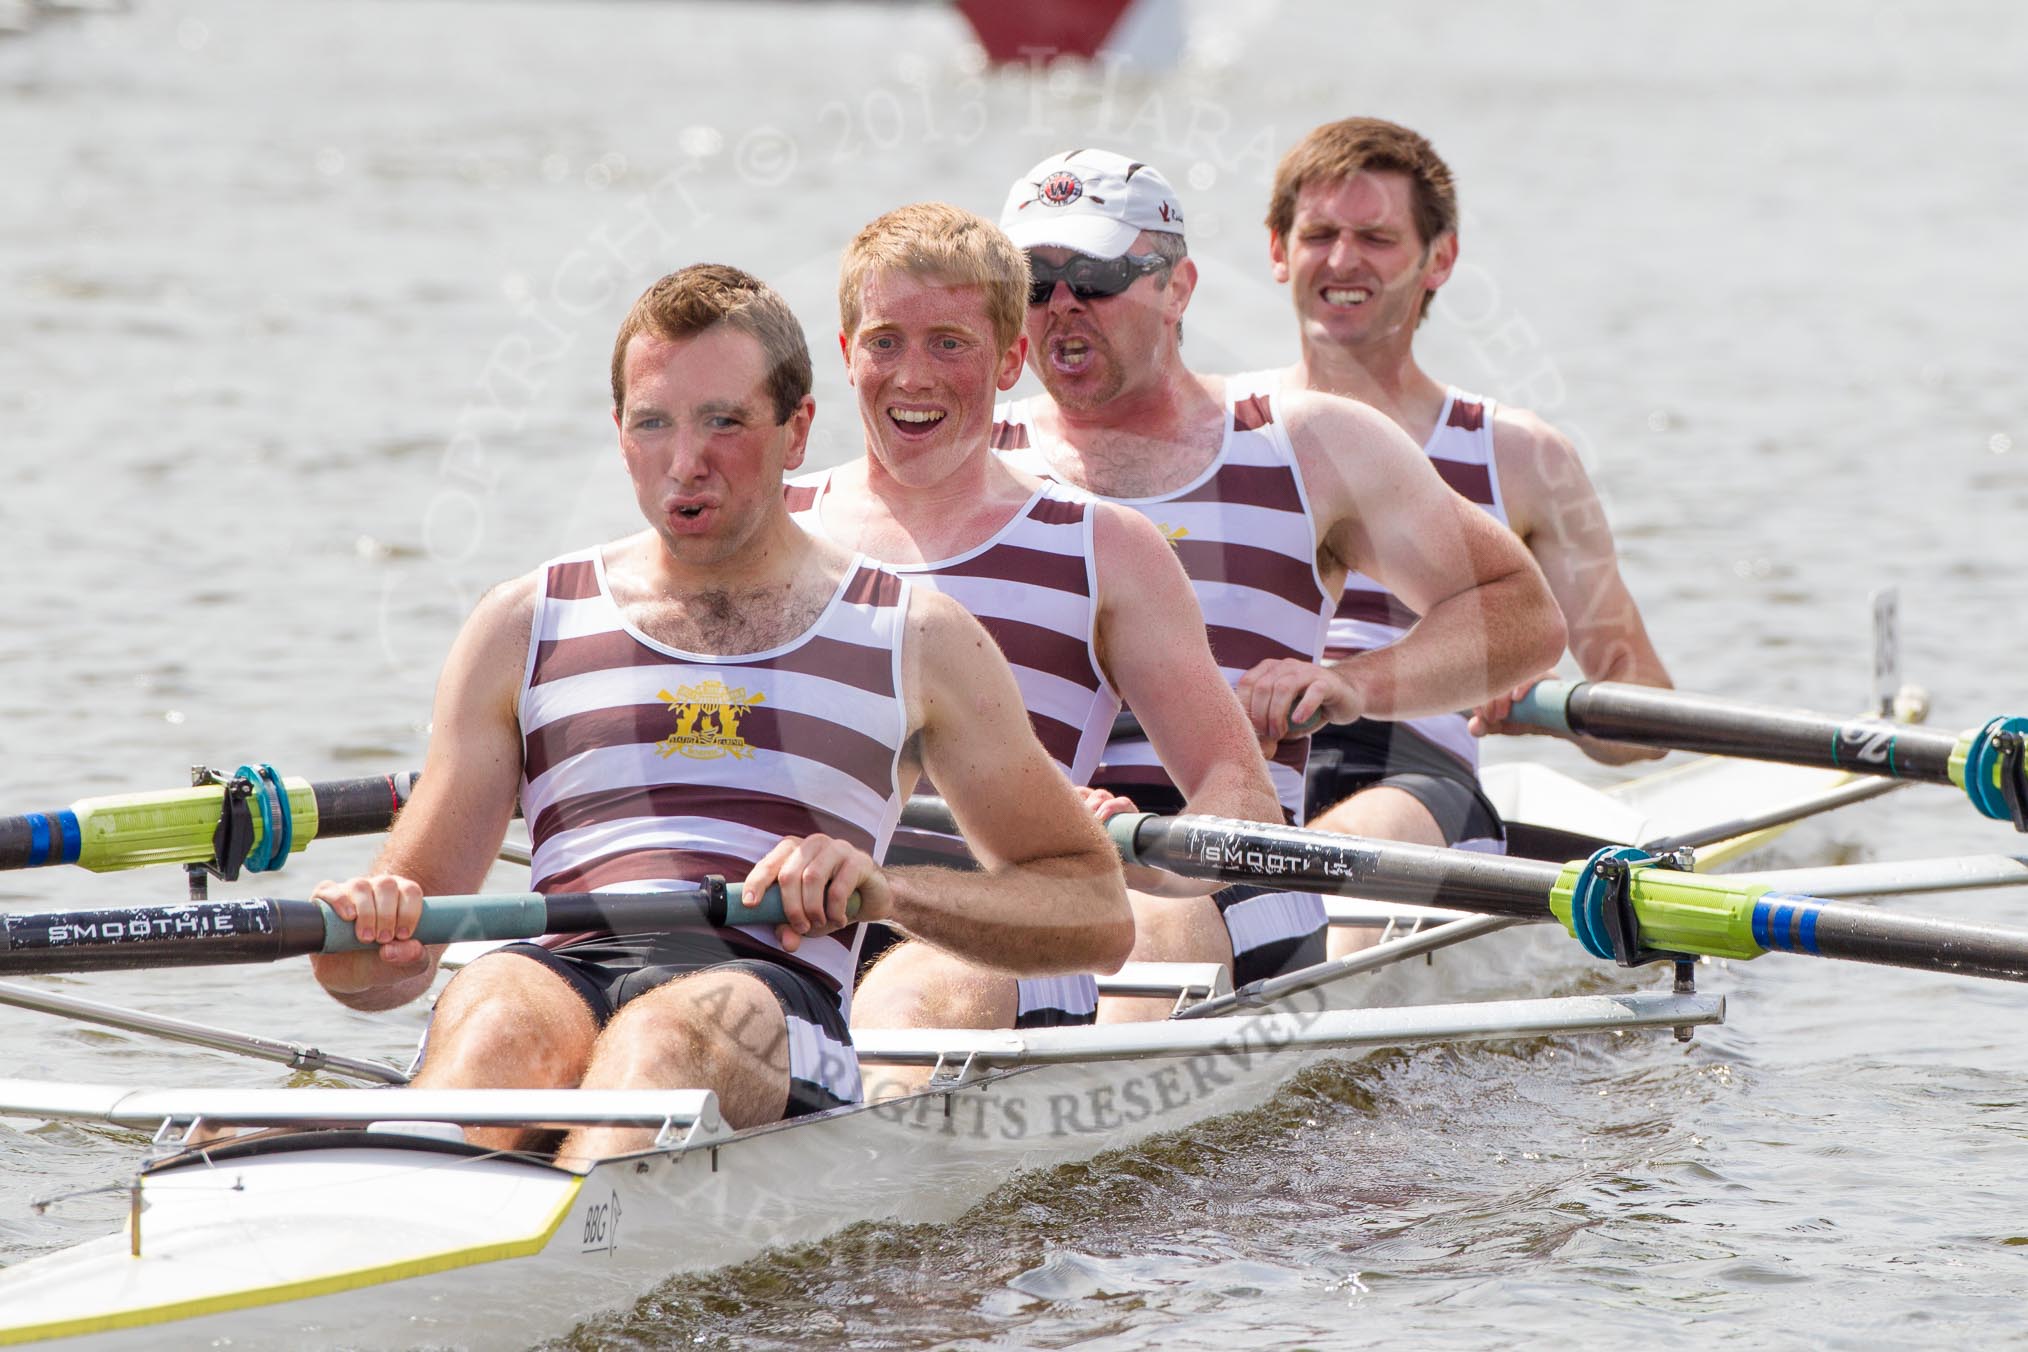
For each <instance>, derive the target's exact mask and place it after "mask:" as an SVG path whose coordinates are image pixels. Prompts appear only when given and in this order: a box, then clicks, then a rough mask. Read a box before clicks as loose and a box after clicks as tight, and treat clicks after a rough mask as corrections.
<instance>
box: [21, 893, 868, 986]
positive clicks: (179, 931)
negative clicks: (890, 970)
mask: <svg viewBox="0 0 2028 1352" xmlns="http://www.w3.org/2000/svg"><path fill="white" fill-rule="evenodd" d="M742 891H743V889H742V887H741V885H740V884H738V883H717V882H708V883H703V884H699V885H697V886H694V887H689V888H682V889H669V890H665V891H659V892H576V893H556V894H553V895H550V896H544V895H542V894H541V893H537V892H526V893H509V894H504V895H492V896H438V897H424V898H423V908H422V917H421V920H420V921H419V922H418V924H417V926H416V930H415V936H414V937H415V938H417V939H419V940H421V941H422V942H423V943H425V944H432V945H434V944H449V943H460V942H467V941H497V940H509V939H534V938H539V937H540V936H542V935H544V934H575V933H583V932H611V933H618V934H633V933H654V932H656V931H661V930H672V929H685V928H697V927H704V926H722V925H779V924H781V923H783V920H784V915H783V910H782V896H781V890H780V889H779V888H775V887H770V888H769V889H768V890H767V892H766V893H764V894H763V895H762V897H761V899H760V901H759V903H758V904H756V905H754V906H751V907H748V906H744V905H742V904H741V903H742V901H743V898H742V895H741V894H742ZM860 902H861V898H860V895H859V893H857V892H854V893H853V894H852V895H851V897H850V898H848V899H847V901H846V914H847V915H848V916H850V917H854V918H856V917H857V916H858V914H859V910H860ZM371 947H373V945H371V944H365V943H361V942H360V941H359V938H358V935H357V933H356V932H355V929H354V926H353V924H352V922H351V921H348V920H341V919H339V918H338V914H337V912H335V911H333V910H332V909H331V908H330V907H329V906H328V905H326V904H325V903H323V902H321V901H303V900H294V899H287V898H278V897H240V898H230V899H222V900H208V901H192V902H179V903H175V904H172V905H165V906H129V907H120V908H111V909H103V910H92V911H61V912H48V913H43V914H9V915H5V916H0V972H4V973H6V974H8V975H17V976H18V975H31V974H35V973H42V972H90V971H110V970H121V969H128V968H137V967H198V966H210V965H213V964H220V963H246V962H274V961H277V960H279V959H282V958H293V957H301V956H303V955H306V954H311V953H351V952H359V951H362V950H365V949H368V948H371Z"/></svg>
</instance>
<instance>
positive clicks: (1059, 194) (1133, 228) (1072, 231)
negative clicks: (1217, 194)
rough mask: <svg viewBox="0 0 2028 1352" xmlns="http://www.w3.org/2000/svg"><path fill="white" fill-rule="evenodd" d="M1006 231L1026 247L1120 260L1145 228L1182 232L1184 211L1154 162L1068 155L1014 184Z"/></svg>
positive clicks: (1102, 154)
mask: <svg viewBox="0 0 2028 1352" xmlns="http://www.w3.org/2000/svg"><path fill="white" fill-rule="evenodd" d="M1000 228H1001V229H1002V230H1005V231H1006V232H1007V237H1008V238H1009V239H1011V240H1013V241H1014V243H1015V244H1016V245H1017V246H1018V247H1020V248H1023V249H1033V248H1037V247H1039V246H1042V245H1049V244H1054V245H1056V246H1057V247H1059V248H1064V249H1075V250H1077V251H1078V252H1079V253H1082V254H1089V255H1091V256H1092V257H1093V258H1118V257H1119V256H1120V255H1121V254H1124V253H1126V252H1127V251H1128V250H1130V249H1132V248H1133V247H1134V239H1135V238H1136V237H1137V236H1138V235H1139V234H1140V233H1141V232H1142V231H1143V230H1158V231H1161V232H1162V233H1164V234H1170V235H1180V234H1182V233H1183V206H1182V204H1181V203H1179V202H1178V201H1177V200H1176V190H1175V189H1174V188H1171V187H1170V186H1169V180H1168V179H1166V178H1163V177H1162V175H1161V173H1160V172H1159V171H1158V170H1156V169H1155V168H1154V167H1153V166H1152V165H1146V164H1142V163H1140V162H1139V161H1137V160H1130V159H1128V158H1127V157H1126V156H1124V155H1115V154H1114V153H1113V152H1112V151H1110V150H1067V151H1064V152H1063V153H1062V154H1060V155H1051V156H1050V157H1049V158H1048V159H1046V160H1044V161H1043V162H1042V163H1040V164H1038V165H1036V166H1035V167H1034V168H1033V169H1030V170H1029V171H1028V172H1027V173H1025V174H1023V175H1022V176H1021V177H1020V178H1018V179H1016V180H1015V181H1014V186H1013V187H1012V188H1011V189H1009V190H1008V193H1007V205H1006V206H1004V207H1002V208H1001V209H1000Z"/></svg>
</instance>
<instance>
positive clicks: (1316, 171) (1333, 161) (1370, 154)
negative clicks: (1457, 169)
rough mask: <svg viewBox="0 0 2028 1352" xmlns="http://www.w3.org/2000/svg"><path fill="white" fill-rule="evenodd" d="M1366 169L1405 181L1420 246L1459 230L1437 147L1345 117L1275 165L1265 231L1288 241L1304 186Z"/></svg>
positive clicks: (1403, 130)
mask: <svg viewBox="0 0 2028 1352" xmlns="http://www.w3.org/2000/svg"><path fill="white" fill-rule="evenodd" d="M1367 170H1375V171H1382V172H1388V171H1391V172H1393V173H1397V174H1406V175H1407V176H1408V182H1409V203H1410V209H1411V211H1412V212H1413V213H1414V216H1415V230H1416V233H1417V234H1418V235H1420V236H1421V237H1422V244H1423V247H1425V248H1427V247H1428V246H1429V245H1430V244H1431V243H1432V242H1433V241H1435V240H1436V239H1437V238H1438V237H1440V236H1442V235H1447V234H1451V233H1454V232H1455V231H1456V230H1457V228H1458V187H1457V183H1456V182H1455V181H1454V180H1453V179H1452V178H1451V167H1450V166H1449V165H1448V164H1445V163H1444V161H1443V157H1442V156H1441V155H1439V154H1437V153H1436V147H1434V146H1432V145H1431V144H1430V143H1429V142H1428V141H1427V140H1426V139H1424V138H1423V137H1422V136H1420V135H1418V134H1417V133H1415V132H1412V131H1410V130H1409V129H1408V128H1407V127H1404V126H1401V125H1400V124H1399V123H1395V122H1387V121H1383V120H1382V119H1380V118H1377V117H1348V118H1345V119H1344V120H1343V121H1339V122H1326V123H1325V124H1324V125H1323V126H1321V127H1318V128H1317V129H1316V130H1314V131H1312V132H1311V133H1310V134H1309V135H1308V136H1305V137H1304V138H1303V139H1302V140H1300V141H1298V142H1296V144H1295V145H1294V146H1293V147H1292V148H1291V149H1290V150H1289V153H1288V154H1286V155H1284V156H1282V162H1281V163H1280V164H1278V165H1276V166H1275V186H1274V193H1273V195H1272V196H1270V197H1269V198H1268V212H1267V228H1268V230H1269V232H1270V233H1272V234H1274V235H1276V236H1277V237H1279V238H1281V239H1287V238H1288V237H1289V231H1290V230H1291V229H1292V228H1293V227H1294V226H1295V223H1296V198H1297V197H1298V196H1299V195H1300V194H1301V193H1302V191H1303V189H1304V187H1305V186H1307V185H1308V184H1311V183H1333V182H1336V181H1338V180H1340V179H1347V178H1351V177H1353V176H1354V175H1356V174H1359V173H1361V172H1363V171H1367ZM1434 299H1436V295H1435V293H1434V292H1432V293H1431V294H1429V295H1427V296H1424V297H1423V298H1422V309H1423V313H1424V314H1428V313H1429V306H1430V302H1431V301H1432V300H1434Z"/></svg>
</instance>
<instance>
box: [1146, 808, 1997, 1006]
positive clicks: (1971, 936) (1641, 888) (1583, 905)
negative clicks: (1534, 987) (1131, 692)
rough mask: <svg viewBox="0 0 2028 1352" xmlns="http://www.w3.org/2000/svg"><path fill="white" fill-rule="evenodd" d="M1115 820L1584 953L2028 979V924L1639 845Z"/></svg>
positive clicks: (1152, 839)
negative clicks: (1556, 939)
mask: <svg viewBox="0 0 2028 1352" xmlns="http://www.w3.org/2000/svg"><path fill="white" fill-rule="evenodd" d="M1106 829H1107V831H1108V833H1110V834H1111V836H1112V838H1113V842H1114V844H1115V845H1117V846H1118V847H1119V850H1120V855H1121V857H1122V858H1124V859H1127V860H1129V861H1131V862H1134V863H1140V864H1147V865H1151V866H1153V867H1155V868H1163V869H1168V870H1170V871H1172V872H1175V873H1181V874H1185V875H1187V876H1189V877H1193V878H1214V879H1223V880H1227V881H1234V882H1251V883H1269V884H1273V885H1275V886H1285V887H1289V888H1302V889H1308V890H1310V891H1316V892H1330V893H1336V894H1339V895H1344V896H1357V897H1365V898H1369V899H1373V900H1378V901H1406V902H1411V903H1420V904H1424V905H1428V904H1431V903H1432V902H1436V903H1437V904H1441V905H1444V906H1447V907H1451V908H1453V909H1456V910H1461V911H1478V912H1482V913H1484V914H1487V915H1507V916H1515V917H1518V918H1522V919H1546V918H1550V917H1552V916H1553V917H1554V918H1555V919H1557V920H1560V921H1561V922H1563V925H1564V927H1565V928H1566V929H1568V930H1569V931H1570V932H1571V933H1572V934H1573V935H1575V936H1576V937H1577V939H1578V941H1579V942H1580V943H1581V944H1583V945H1584V947H1585V950H1586V951H1587V952H1589V953H1591V954H1592V955H1593V956H1595V957H1601V958H1610V959H1615V960H1617V961H1620V962H1621V963H1623V964H1625V965H1628V966H1634V965H1638V964H1639V963H1642V962H1648V961H1653V960H1657V959H1662V958H1672V957H1676V956H1679V955H1685V954H1695V955H1704V956H1710V957H1716V958H1756V957H1759V956H1760V955H1761V954H1762V953H1769V952H1783V953H1802V954H1807V955H1810V956H1813V957H1821V958H1845V959H1849V960H1851V961H1854V962H1872V963H1882V964H1885V965H1887V966H1890V967H1911V968H1916V969H1920V970H1927V971H1940V972H1957V973H1961V974H1964V975H1968V976H1985V977H1994V978H1997V979H1999V980H2003V981H2028V931H2021V930H2008V929H1999V928H1995V927H1992V926H1985V925H1968V924H1963V923H1960V922H1957V921H1949V920H1935V919H1926V918H1923V917H1919V916H1909V915H1901V914H1893V913H1889V912H1884V911H1876V910H1872V909H1869V908H1866V907H1862V906H1848V905H1843V904H1841V903H1838V902H1833V901H1824V900H1821V899H1819V898H1816V897H1806V896H1800V895H1797V894H1794V893H1788V892H1777V891H1774V890H1773V889H1771V888H1770V887H1769V886H1768V885H1767V884H1765V883H1755V882H1752V881H1748V880H1731V879H1727V878H1725V877H1723V876H1718V875H1712V874H1705V873H1689V872H1684V871H1682V870H1680V869H1677V868H1673V867H1668V866H1664V865H1658V864H1656V863H1653V862H1649V861H1648V859H1647V858H1646V856H1644V855H1642V854H1641V852H1640V851H1637V850H1626V849H1607V850H1601V851H1599V852H1598V854H1596V855H1594V856H1592V858H1590V859H1586V860H1579V861H1577V862H1575V863H1570V864H1562V865H1558V864H1549V863H1540V862H1537V861H1534V860H1527V859H1505V858H1501V857H1499V856H1495V855H1485V854H1478V853H1474V852H1472V851H1467V850H1439V849H1433V848H1431V847H1429V846H1424V845H1405V844H1400V843H1397V842H1393V841H1378V840H1365V839H1361V838H1359V837H1357V836H1344V835H1339V834H1337V833H1335V832H1329V831H1306V830H1303V829H1301V828H1298V827H1293V826H1268V825H1264V824H1262V823H1260V822H1243V821H1230V820H1227V819H1225V818H1223V817H1198V816H1185V817H1155V816H1150V815H1147V814H1132V815H1129V814H1122V815H1120V816H1117V817H1114V818H1112V819H1111V820H1110V821H1108V822H1107V823H1106Z"/></svg>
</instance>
